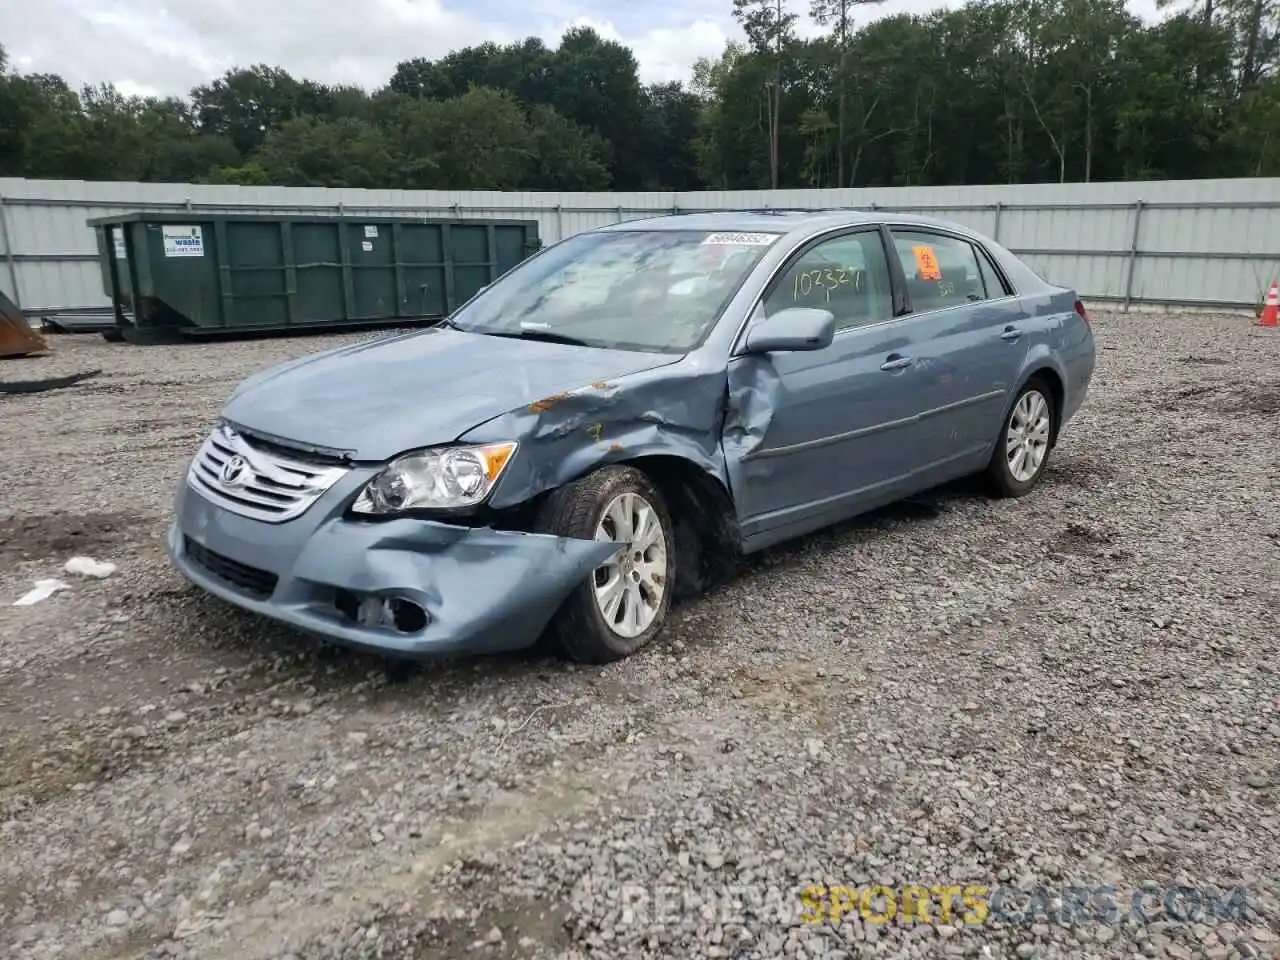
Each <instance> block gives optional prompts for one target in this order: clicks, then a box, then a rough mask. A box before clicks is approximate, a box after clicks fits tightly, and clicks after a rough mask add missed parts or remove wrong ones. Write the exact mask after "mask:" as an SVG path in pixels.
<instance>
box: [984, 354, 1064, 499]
mask: <svg viewBox="0 0 1280 960" xmlns="http://www.w3.org/2000/svg"><path fill="white" fill-rule="evenodd" d="M1028 413H1031V414H1032V425H1031V429H1030V430H1029V431H1028V430H1025V428H1023V427H1022V425H1021V422H1022V421H1023V420H1024V419H1025V417H1026V415H1027V414H1028ZM1057 418H1058V409H1057V404H1056V402H1055V401H1054V397H1053V391H1052V390H1051V389H1049V385H1048V384H1047V383H1046V382H1045V381H1044V380H1043V379H1042V378H1040V377H1032V378H1031V379H1030V380H1028V381H1027V382H1026V383H1025V384H1024V385H1023V386H1022V388H1021V389H1020V390H1019V391H1018V394H1017V396H1016V397H1015V398H1014V401H1013V404H1012V405H1011V406H1010V407H1009V412H1008V413H1007V414H1006V415H1005V418H1004V421H1003V423H1002V424H1001V426H1000V435H999V437H998V438H997V440H996V447H995V450H993V451H992V453H991V462H990V463H989V464H988V465H987V479H988V481H989V483H990V485H991V487H992V492H993V493H994V494H995V495H996V496H998V497H1002V498H1004V497H1024V496H1026V495H1027V494H1028V493H1030V492H1031V491H1032V490H1034V489H1035V488H1036V487H1037V486H1038V485H1039V483H1040V480H1041V478H1043V477H1044V472H1045V468H1046V467H1048V465H1049V454H1050V453H1051V452H1052V450H1053V437H1054V431H1055V429H1056V426H1057V422H1058V419H1057ZM1015 433H1016V434H1017V435H1018V436H1021V437H1022V440H1021V441H1020V442H1021V451H1022V454H1023V458H1022V459H1018V458H1016V456H1015V455H1014V454H1011V453H1010V449H1011V446H1013V445H1014V444H1015V442H1018V441H1016V440H1015V436H1014V435H1015ZM1035 456H1038V457H1039V462H1038V463H1035V464H1034V469H1030V468H1031V466H1032V465H1031V464H1028V463H1027V461H1026V459H1025V458H1026V457H1032V458H1034V457H1035ZM1011 458H1013V462H1011ZM1015 467H1021V469H1018V470H1015Z"/></svg>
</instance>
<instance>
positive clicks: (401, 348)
mask: <svg viewBox="0 0 1280 960" xmlns="http://www.w3.org/2000/svg"><path fill="white" fill-rule="evenodd" d="M679 359H680V358H679V356H676V355H672V354H657V353H637V352H635V351H629V350H604V349H599V348H596V347H578V346H572V345H568V344H558V343H545V342H541V341H535V340H514V339H510V338H507V337H491V336H482V335H479V334H471V333H463V332H461V331H457V330H451V329H449V328H447V327H433V328H431V329H429V330H424V331H419V332H415V333H411V334H407V335H405V336H399V337H390V338H387V339H384V340H377V341H374V342H372V343H361V344H354V345H352V346H348V347H340V348H338V349H337V350H329V351H325V352H324V353H319V354H315V355H313V356H310V357H303V358H302V359H300V360H293V361H290V362H289V363H285V364H282V365H281V366H278V367H273V368H271V369H269V370H266V371H264V372H262V373H259V374H257V375H256V376H253V377H251V378H249V379H248V380H246V381H245V382H244V383H242V384H241V385H240V387H239V388H237V390H236V391H235V392H234V393H233V394H232V395H231V399H230V400H228V401H227V404H226V406H225V407H224V408H223V416H224V417H225V418H226V419H227V420H228V421H230V422H231V423H232V424H234V425H236V426H239V427H243V428H244V429H246V430H248V431H250V432H251V433H258V434H261V435H263V436H264V437H266V438H271V439H276V440H281V441H284V442H286V443H290V442H292V443H294V444H298V445H303V446H307V447H311V448H315V449H320V450H325V451H329V452H341V453H344V454H346V455H348V456H350V457H352V458H353V459H356V460H388V459H390V458H391V457H394V456H396V455H397V454H400V453H403V452H405V451H407V450H412V449H415V448H418V447H427V446H432V445H435V444H440V443H449V442H451V441H453V440H456V439H457V438H458V437H460V436H461V435H462V434H464V433H466V432H467V431H469V430H471V429H473V428H474V427H476V426H478V425H480V424H481V423H483V422H485V421H486V420H490V419H492V418H494V417H497V416H500V415H501V414H504V413H507V412H508V411H510V410H514V409H516V408H517V407H520V406H527V405H528V404H531V403H534V402H535V401H537V400H541V399H543V398H545V397H548V396H551V395H554V394H557V393H563V392H566V391H569V390H574V389H577V388H580V387H584V386H586V385H587V384H590V383H593V382H598V381H602V380H611V379H613V378H615V377H623V376H626V375H628V374H632V373H639V372H641V371H644V370H651V369H653V368H655V367H661V366H665V365H667V364H670V363H675V362H676V361H677V360H679ZM512 439H515V440H519V439H520V438H519V437H513V438H512Z"/></svg>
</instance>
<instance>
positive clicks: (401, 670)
mask: <svg viewBox="0 0 1280 960" xmlns="http://www.w3.org/2000/svg"><path fill="white" fill-rule="evenodd" d="M979 484H980V481H979V480H975V479H963V480H959V481H954V482H952V483H948V484H945V485H943V486H940V487H937V488H934V489H932V490H930V491H927V492H926V493H924V494H922V495H918V496H914V497H910V498H908V499H905V500H901V501H898V502H897V503H893V504H890V505H888V506H885V507H882V508H880V509H877V510H874V511H871V512H868V513H865V514H862V515H860V516H858V517H855V518H852V519H850V520H846V521H843V522H841V523H838V524H834V525H832V526H831V527H828V528H825V529H823V530H820V531H817V532H815V533H812V534H808V535H806V536H803V537H799V538H797V539H796V540H793V541H789V542H787V543H785V544H780V545H778V546H776V547H771V548H769V549H768V550H764V551H762V552H761V553H759V554H753V555H751V556H749V557H745V558H741V559H740V560H739V561H738V562H737V563H736V564H735V565H734V566H733V568H732V570H731V571H730V572H729V573H728V575H727V576H725V577H724V578H722V579H721V580H720V581H718V582H716V583H714V584H711V585H709V586H708V588H707V589H706V590H704V591H701V592H700V593H698V594H696V595H693V596H689V597H682V598H678V599H676V600H675V601H674V603H673V608H675V609H684V608H687V607H690V606H694V605H696V604H698V603H701V602H704V601H705V600H707V599H709V598H710V597H712V596H714V595H715V594H717V593H718V592H720V591H721V590H723V589H724V588H725V587H727V586H729V585H730V584H733V583H736V582H738V581H740V580H741V579H743V578H744V577H750V576H754V575H756V574H758V573H762V572H765V571H768V572H769V573H770V574H771V575H772V574H776V573H777V572H778V571H779V570H780V569H785V568H787V567H788V566H790V565H791V564H793V563H796V562H799V560H800V558H801V556H802V555H803V554H805V553H807V552H811V551H812V550H813V549H814V547H815V545H816V546H818V547H821V546H822V545H824V544H835V543H837V542H840V541H843V540H846V539H847V538H849V537H851V536H865V535H867V534H868V533H874V532H876V531H880V530H883V531H888V530H891V529H893V528H895V527H898V526H900V525H902V524H913V525H914V524H920V523H929V522H931V521H933V520H936V519H937V518H939V517H941V516H943V515H945V514H946V513H947V512H949V510H950V509H951V508H952V504H954V503H956V502H960V501H968V500H970V499H972V498H973V497H975V496H981V495H982V493H981V490H980V489H979ZM206 602H208V603H211V604H215V605H217V606H218V607H219V608H221V609H222V610H223V611H224V617H225V616H230V617H234V618H235V619H236V621H237V623H236V625H235V627H233V628H232V630H231V631H230V633H231V634H232V635H240V636H243V635H244V634H245V633H246V632H248V633H251V634H252V635H253V636H254V646H255V652H256V654H257V655H258V656H261V657H265V658H267V659H269V660H270V661H271V664H272V666H271V669H272V670H273V672H275V673H276V675H277V677H278V678H279V679H288V677H289V675H290V674H297V675H298V678H299V679H300V678H301V677H303V676H305V675H308V674H309V675H310V676H309V677H307V682H308V683H309V684H310V685H311V686H315V687H318V688H323V689H328V690H334V691H336V690H340V689H341V688H342V687H344V686H348V685H354V684H361V685H365V684H368V685H369V689H367V692H368V693H369V694H371V695H372V694H374V693H375V692H376V693H377V699H383V698H384V697H392V698H398V697H400V696H405V697H412V696H418V695H420V694H422V693H425V692H427V691H428V690H431V689H434V687H435V685H436V684H438V683H439V682H440V681H447V685H448V686H449V687H450V688H452V689H453V690H454V691H455V692H456V693H459V694H464V693H465V691H466V690H467V689H468V688H469V687H471V686H472V685H474V684H480V683H491V682H492V681H493V680H494V679H495V678H509V679H513V680H515V679H519V678H521V677H524V676H528V675H532V674H544V675H545V678H551V677H555V676H560V675H563V674H565V673H566V672H572V671H575V670H578V669H580V668H579V667H577V666H576V665H573V664H570V663H567V662H565V661H563V660H561V659H560V658H558V657H556V656H555V654H554V652H552V651H550V650H549V649H548V647H547V645H546V644H545V642H543V641H539V643H537V644H535V645H534V646H533V647H530V648H528V649H526V650H521V651H516V652H513V653H500V654H477V655H456V656H449V657H437V658H431V659H428V660H422V661H395V660H385V659H383V658H381V657H378V656H377V655H374V654H368V653H364V652H360V651H354V650H350V649H346V648H343V647H339V646H335V645H330V644H327V643H325V642H324V641H322V640H317V639H313V638H310V637H307V636H305V635H302V634H299V633H297V632H295V631H293V630H292V629H290V628H288V627H284V626H278V625H275V624H267V623H265V622H263V621H260V620H258V618H256V617H254V616H253V615H252V614H248V613H244V612H242V611H239V610H236V609H235V608H234V607H231V606H230V605H225V604H222V603H221V601H217V600H215V599H213V598H208V600H207V601H206ZM241 620H243V621H244V622H243V623H239V622H238V621H241ZM251 624H252V625H256V629H252V628H251V627H250V625H251ZM246 628H249V629H246ZM231 642H232V643H236V644H237V645H239V643H238V641H231ZM396 691H400V692H399V693H397V692H396Z"/></svg>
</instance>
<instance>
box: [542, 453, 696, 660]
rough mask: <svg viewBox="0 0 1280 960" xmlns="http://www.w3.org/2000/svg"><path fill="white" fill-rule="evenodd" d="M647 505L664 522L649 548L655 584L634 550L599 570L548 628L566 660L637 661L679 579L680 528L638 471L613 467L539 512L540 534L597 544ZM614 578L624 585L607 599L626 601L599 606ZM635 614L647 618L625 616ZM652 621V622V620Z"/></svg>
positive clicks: (554, 496) (572, 486)
mask: <svg viewBox="0 0 1280 960" xmlns="http://www.w3.org/2000/svg"><path fill="white" fill-rule="evenodd" d="M626 498H630V499H626ZM641 504H642V505H644V506H647V507H648V508H650V509H651V510H652V515H653V517H654V519H655V520H656V521H657V529H656V531H654V532H652V536H653V538H654V543H653V544H652V546H651V547H650V548H649V549H648V550H647V551H646V552H647V555H648V556H647V559H648V560H649V563H650V564H651V565H650V566H648V571H649V573H650V575H651V576H652V577H653V579H645V577H644V573H645V569H646V568H645V567H636V566H634V564H635V563H636V558H635V556H634V554H631V555H628V554H629V553H630V552H629V551H628V552H626V553H622V554H619V555H618V556H617V557H615V558H614V560H613V561H612V562H611V563H610V564H608V565H606V566H604V567H600V568H598V569H596V570H594V571H592V573H591V575H590V576H589V577H588V578H587V579H586V580H585V581H584V582H583V583H581V584H580V585H579V586H577V587H576V588H574V591H573V593H571V594H569V596H568V597H567V598H566V599H565V602H564V603H563V604H561V606H560V609H559V610H558V611H557V612H556V614H555V616H554V617H553V618H552V621H551V623H550V624H549V625H548V629H547V639H548V640H549V641H550V643H551V646H552V648H553V649H554V650H555V651H556V652H557V653H558V654H560V655H561V656H563V657H567V658H568V659H570V660H574V661H576V662H578V663H585V664H597V665H600V664H606V663H613V662H614V661H616V660H621V659H623V658H625V657H629V656H630V655H631V654H633V653H635V652H636V651H637V650H639V649H641V648H642V647H644V646H646V645H647V644H648V643H649V642H650V641H651V640H652V639H653V638H654V637H656V636H657V635H658V633H660V632H661V630H662V628H663V626H664V624H665V623H666V619H667V612H668V611H669V610H670V609H671V597H672V593H673V592H674V586H675V582H676V549H675V535H674V528H673V525H672V522H671V515H670V513H669V511H668V509H667V505H666V502H665V501H664V499H663V497H662V494H661V492H660V491H659V490H658V488H657V487H656V486H655V485H654V483H653V481H651V480H650V479H649V478H648V477H647V476H646V475H645V474H644V473H642V472H640V471H639V470H636V469H635V468H634V467H624V466H612V467H605V468H603V469H601V470H597V471H596V472H595V473H591V474H588V475H587V476H585V477H583V478H581V479H579V480H575V481H574V482H573V483H569V484H566V485H565V486H563V487H561V488H560V489H558V490H554V491H552V493H551V494H550V495H549V496H548V497H547V499H546V500H545V501H544V502H543V504H542V506H541V507H540V509H539V510H538V515H537V517H536V519H535V521H534V528H535V530H536V531H537V532H539V533H549V534H553V535H555V536H560V537H574V538H576V539H579V540H594V539H596V531H597V529H598V528H599V527H600V526H601V525H602V524H603V525H604V526H605V528H606V533H612V532H613V530H614V529H616V525H615V524H614V517H620V516H622V515H624V514H625V513H628V512H629V513H630V514H631V517H632V520H633V521H634V520H635V519H636V514H637V509H636V507H637V506H640V505H641ZM628 506H629V507H630V508H631V509H630V510H629V511H628V510H627V509H626V508H627V507H628ZM606 514H608V518H607V521H606ZM658 534H660V538H659V537H658ZM659 564H660V566H659ZM614 575H616V576H618V577H619V578H620V579H619V580H618V587H617V588H616V589H615V590H610V591H609V592H608V594H607V595H606V596H607V597H608V598H613V599H616V598H617V597H618V596H620V597H621V599H620V600H619V601H618V603H619V606H617V607H611V604H607V603H602V602H601V601H597V590H598V588H599V589H600V590H605V589H606V588H608V587H609V580H610V577H611V576H614ZM628 578H630V579H628ZM602 579H603V581H604V582H603V583H601V580H602ZM628 584H635V586H632V587H628ZM655 587H657V589H655ZM655 595H656V596H655ZM610 607H611V608H612V611H613V612H616V616H615V617H613V618H610V617H607V616H606V612H605V609H604V608H610ZM630 611H637V612H638V613H639V616H637V617H635V619H634V620H632V621H631V622H630V625H628V623H627V622H626V621H625V620H623V619H622V618H624V617H625V616H626V615H627V614H628V612H630ZM646 617H651V619H648V620H647V621H646ZM641 627H642V629H640V628H641Z"/></svg>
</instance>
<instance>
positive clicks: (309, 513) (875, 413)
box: [168, 211, 1095, 664]
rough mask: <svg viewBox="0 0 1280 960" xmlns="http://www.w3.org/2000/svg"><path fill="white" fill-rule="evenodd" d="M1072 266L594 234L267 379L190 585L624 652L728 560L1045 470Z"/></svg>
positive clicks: (729, 221) (412, 639)
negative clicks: (1041, 270) (934, 492)
mask: <svg viewBox="0 0 1280 960" xmlns="http://www.w3.org/2000/svg"><path fill="white" fill-rule="evenodd" d="M1094 362H1095V351H1094V342H1093V336H1092V332H1091V328H1090V324H1089V317H1088V314H1087V312H1086V310H1085V308H1084V306H1083V305H1082V303H1081V301H1080V299H1079V298H1078V296H1077V294H1076V292H1075V291H1074V290H1071V289H1068V288H1064V287H1061V286H1057V285H1054V284H1051V283H1049V282H1047V281H1046V280H1045V279H1043V278H1042V277H1041V276H1040V275H1039V274H1037V273H1036V272H1035V271H1033V270H1032V269H1031V268H1029V267H1028V266H1027V265H1026V264H1025V263H1024V262H1023V261H1022V260H1020V259H1019V258H1018V257H1017V256H1015V255H1014V254H1013V253H1011V252H1010V251H1009V250H1007V249H1005V248H1004V247H1002V246H1000V245H999V244H998V243H996V242H994V241H993V240H991V239H990V238H987V237H985V236H982V235H980V234H978V233H975V232H974V231H972V230H969V229H966V228H964V227H962V226H959V225H957V224H954V223H949V222H946V221H941V220H936V219H932V218H924V217H915V216H905V215H893V214H888V213H883V212H856V211H836V212H775V213H769V212H765V213H704V214H682V215H674V216H667V217H658V218H654V219H646V220H633V221H628V222H622V223H618V224H614V225H611V226H607V227H603V228H600V229H596V230H592V231H589V232H586V233H580V234H577V235H575V236H572V237H569V238H568V239H565V240H562V241H560V242H558V243H556V244H554V245H551V246H548V247H546V248H545V249H543V250H542V251H540V252H539V253H537V254H535V255H534V256H532V257H530V258H529V259H527V260H525V261H524V262H522V263H521V264H519V265H518V266H516V267H515V268H513V269H512V270H510V271H509V272H507V273H506V274H505V275H503V276H502V277H500V278H499V279H498V280H497V281H496V282H494V283H493V284H492V285H491V286H489V287H487V288H485V289H483V290H482V291H481V292H480V293H478V294H477V295H476V296H475V297H473V298H472V299H471V300H470V301H468V302H467V303H465V304H463V305H462V306H461V307H460V308H459V309H458V310H457V311H455V312H454V313H453V314H452V315H451V316H450V317H449V318H448V319H446V320H445V321H443V322H442V323H440V324H438V325H436V326H433V327H431V328H428V329H422V330H417V331H414V332H410V333H407V334H403V335H396V336H389V337H384V338H382V339H376V340H373V341H371V342H364V343H359V344H356V345H351V346H344V347H340V348H338V349H334V350H329V351H326V352H323V353H319V354H316V355H313V356H307V357H303V358H300V359H297V360H294V361H291V362H288V363H285V364H282V365H280V366H277V367H274V368H271V369H269V370H266V371H263V372H260V373H258V374H256V375H254V376H251V377H250V378H248V379H247V380H245V381H244V382H243V383H241V384H240V385H239V386H238V387H237V388H236V390H235V391H234V393H233V394H232V395H231V397H230V398H229V400H228V401H227V402H226V404H225V406H224V409H223V410H222V412H221V415H220V418H219V419H218V421H217V423H216V424H215V425H213V429H212V432H211V434H210V435H209V436H208V438H207V439H206V441H205V442H204V444H203V445H202V446H201V447H200V449H199V450H198V451H197V452H196V454H195V456H194V458H193V459H192V461H191V463H190V467H189V469H188V471H187V473H186V476H185V478H184V481H183V483H182V484H181V486H180V490H179V493H178V496H177V502H176V507H175V517H174V521H173V524H172V526H171V529H170V533H169V543H168V547H169V554H170V557H171V560H172V562H173V564H174V565H175V566H176V568H177V570H178V571H180V572H181V574H182V575H183V576H184V577H186V578H187V579H188V580H190V581H191V582H192V583H194V584H196V585H197V586H199V587H201V588H203V589H204V590H206V591H208V592H209V593H212V594H215V595H216V596H218V597H221V598H222V599H224V600H226V601H229V602H230V603H233V604H235V605H237V606H239V607H242V608H244V609H246V610H250V611H253V612H255V613H258V614H261V615H263V616H265V617H269V618H272V619H274V620H277V621H280V622H282V623H285V624H289V625H291V626H293V627H295V628H297V629H299V630H302V631H305V632H307V633H310V634H313V635H317V636H319V637H321V638H326V639H328V640H330V641H332V642H336V643H338V644H343V645H348V646H352V647H356V648H361V649H365V650H370V651H375V652H378V653H380V654H382V655H384V656H386V657H388V658H389V659H392V660H396V659H406V660H408V659H416V658H421V657H427V656H431V655H434V654H448V653H461V652H467V653H471V652H475V653H482V652H496V651H512V650H517V649H520V648H523V647H527V646H530V645H531V644H533V643H535V642H536V641H538V640H539V639H540V638H545V639H547V640H549V641H551V642H552V643H553V644H554V646H555V647H556V648H557V649H558V650H559V651H560V652H561V653H562V654H563V655H565V656H567V657H569V658H572V659H574V660H577V661H580V662H586V663H597V664H598V663H606V662H609V661H614V660H617V659H620V658H622V657H625V656H628V655H630V654H632V653H633V652H635V651H636V650H639V649H640V648H642V647H644V646H645V645H646V644H647V643H648V642H649V641H650V640H652V639H653V637H654V636H655V635H656V634H657V633H658V632H659V631H661V629H662V627H663V624H664V621H665V620H666V618H667V616H668V611H669V609H670V605H671V602H672V598H673V596H675V595H676V594H678V593H694V592H697V591H698V590H700V589H702V588H703V587H704V586H705V585H706V584H707V583H708V582H710V581H711V580H712V579H714V578H715V577H716V576H717V575H718V574H719V573H721V572H723V571H724V570H725V569H727V568H728V565H729V564H730V563H731V562H732V559H733V558H734V557H737V556H741V555H743V554H750V553H754V552H757V551H760V550H763V549H765V548H767V547H769V546H772V545H774V544H777V543H779V542H781V541H783V540H788V539H790V538H793V537H797V536H800V535H803V534H806V533H809V532H811V531H814V530H817V529H819V528H822V527H826V526H828V525H831V524H834V523H837V522H839V521H842V520H845V519H847V518H849V517H852V516H854V515H857V514H860V513H863V512H865V511H868V510H871V509H874V508H877V507H880V506H884V505H886V504H888V503H890V502H892V501H896V500H899V499H902V498H905V497H908V496H911V495H914V494H917V493H920V492H922V491H924V490H926V489H928V488H931V487H934V486H937V485H939V484H942V483H944V482H947V481H951V480H954V479H957V478H961V477H964V476H967V475H985V477H986V478H987V479H988V480H989V481H990V486H991V489H992V490H993V492H994V493H995V494H997V495H999V496H1005V497H1016V496H1021V495H1023V494H1026V493H1028V492H1029V491H1031V490H1032V489H1033V488H1035V486H1036V485H1037V484H1038V483H1039V481H1040V480H1041V478H1042V477H1043V476H1044V472H1045V469H1046V465H1047V463H1048V462H1049V455H1050V452H1051V451H1052V450H1053V448H1054V446H1055V444H1056V443H1057V442H1058V439H1059V436H1060V435H1061V431H1062V429H1063V427H1064V425H1065V424H1066V423H1067V422H1068V421H1069V420H1070V419H1071V418H1072V416H1073V415H1074V414H1075V413H1076V411H1077V410H1078V409H1079V408H1080V405H1081V403H1082V402H1083V400H1084V398H1085V395H1086V392H1087V390H1088V386H1089V382H1090V379H1091V377H1092V374H1093V370H1094Z"/></svg>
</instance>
